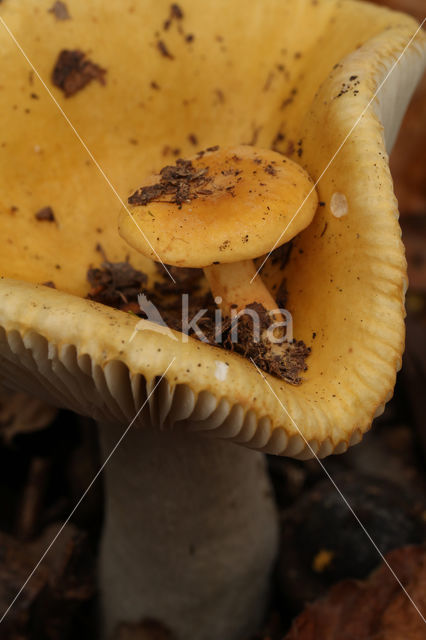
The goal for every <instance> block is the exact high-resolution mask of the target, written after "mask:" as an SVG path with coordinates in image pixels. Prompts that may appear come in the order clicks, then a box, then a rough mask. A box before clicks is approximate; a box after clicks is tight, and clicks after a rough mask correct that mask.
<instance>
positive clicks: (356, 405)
mask: <svg viewBox="0 0 426 640" xmlns="http://www.w3.org/2000/svg"><path fill="white" fill-rule="evenodd" d="M50 4H51V1H50V0H49V2H47V1H46V2H39V3H37V4H35V3H30V2H27V3H21V5H20V6H19V11H18V10H17V8H16V4H15V3H13V2H8V1H7V0H6V2H3V3H1V5H0V7H1V8H0V15H1V17H2V19H3V20H4V22H5V24H6V25H7V27H8V28H9V29H10V30H11V32H12V34H14V36H15V37H16V39H17V41H18V42H19V44H20V46H21V47H22V48H23V50H24V51H25V53H26V55H27V56H28V59H29V60H31V61H32V63H33V64H34V66H35V68H36V69H37V71H39V73H40V74H41V76H42V78H43V80H44V81H45V83H46V85H47V87H48V89H49V90H50V91H51V92H53V94H54V97H55V99H56V100H57V102H58V103H59V105H60V107H61V108H62V109H63V110H64V112H65V113H66V115H67V117H68V118H69V120H70V122H71V123H72V124H73V126H75V127H76V130H77V132H78V134H79V135H80V138H81V139H80V140H79V139H77V138H76V137H75V135H74V132H73V131H72V129H71V128H70V127H69V123H67V122H66V121H65V120H64V118H63V115H62V113H61V112H60V111H59V110H58V108H57V105H56V104H55V103H54V102H53V101H52V100H51V99H50V98H49V95H48V94H47V93H46V91H45V88H44V87H43V85H42V84H41V82H40V80H39V78H38V77H37V74H36V73H35V71H34V69H31V68H30V67H29V66H28V61H27V60H26V59H25V58H24V57H23V56H22V54H21V52H20V51H19V49H18V48H17V47H16V44H15V42H14V41H13V39H12V38H11V37H10V34H9V33H8V31H7V30H6V29H5V28H4V26H3V24H0V51H1V57H2V86H3V87H4V89H1V90H0V109H1V112H2V114H3V116H4V117H3V118H2V123H3V124H2V125H0V225H1V231H2V251H1V254H0V272H1V274H2V278H1V279H0V375H1V376H4V377H7V379H8V382H10V383H11V384H13V385H14V387H16V388H18V389H22V390H25V391H27V392H30V393H32V394H35V395H37V396H39V397H40V398H42V399H45V400H47V401H50V402H51V403H53V404H55V405H59V406H66V407H68V408H69V409H73V410H75V411H78V412H79V413H82V414H85V415H90V416H92V417H93V418H95V419H96V420H97V421H98V422H99V424H100V430H99V431H100V435H101V438H102V439H103V441H104V444H103V446H104V451H105V460H106V464H105V469H104V471H105V482H106V493H107V517H106V523H105V530H104V542H103V547H102V558H101V571H100V589H101V600H102V601H103V618H104V620H105V635H108V633H109V632H110V631H111V630H112V629H113V628H114V627H115V625H116V623H118V622H119V621H121V620H123V621H124V622H132V621H137V620H139V619H140V618H143V617H157V618H160V621H161V622H163V623H164V624H166V625H167V626H169V627H170V628H172V630H173V631H174V632H176V633H177V634H178V635H180V636H181V637H182V638H185V637H191V638H194V640H211V639H213V638H214V639H216V638H218V637H220V638H223V639H224V640H234V639H237V638H240V637H243V636H244V635H245V634H247V631H248V630H249V628H250V626H251V625H252V626H254V625H255V623H256V622H257V621H258V620H259V619H260V618H261V615H262V611H263V608H264V603H265V600H266V597H267V587H268V577H269V574H270V570H271V567H272V563H273V560H274V556H275V550H276V543H277V527H276V520H275V514H274V505H273V500H272V498H271V496H270V495H269V491H270V488H269V484H268V478H267V475H266V473H265V468H264V461H263V459H262V453H261V452H269V453H274V454H279V455H288V456H294V457H299V458H306V457H312V455H313V454H314V453H316V454H317V455H319V456H321V457H322V456H325V455H328V454H331V453H333V452H334V453H339V452H342V451H344V450H345V449H346V448H347V447H348V446H349V445H350V444H355V443H356V442H358V441H359V440H360V439H361V437H362V435H363V433H365V432H366V431H367V430H368V429H369V427H370V425H371V422H372V419H373V416H374V415H376V414H377V413H379V412H380V411H381V410H382V407H383V406H384V403H385V402H386V401H387V399H388V398H389V397H390V395H391V394H392V389H393V385H394V382H395V375H396V370H397V368H398V367H399V364H400V359H401V353H402V349H403V338H404V325H403V316H404V306H403V294H404V286H405V277H406V272H405V261H404V253H403V247H402V243H401V241H400V229H399V226H398V223H397V219H396V218H397V204H396V201H395V197H394V195H393V189H392V181H391V177H390V173H389V167H388V157H387V151H389V150H390V148H391V144H392V141H393V139H394V137H395V135H396V131H397V129H398V126H399V122H400V119H401V117H402V114H403V112H404V109H405V107H406V105H407V103H408V101H409V99H410V95H411V93H412V91H413V89H414V86H415V84H416V82H417V80H418V79H419V77H420V75H421V72H422V69H423V63H424V57H425V56H424V51H425V48H426V47H425V38H424V36H423V35H422V34H421V33H418V34H417V36H416V37H415V39H414V40H413V41H412V42H411V44H410V46H409V47H408V49H407V50H406V51H405V48H406V45H407V43H408V42H409V41H410V38H412V37H413V36H414V34H415V32H416V30H417V23H416V22H415V21H414V20H413V19H411V18H408V17H406V16H404V15H403V14H400V13H393V12H391V11H387V10H383V9H380V8H378V7H374V6H370V5H368V4H367V3H363V2H360V3H358V2H351V1H346V2H341V3H334V2H329V1H328V0H318V2H317V3H312V2H308V1H306V2H304V1H303V2H300V7H299V8H298V11H297V14H295V12H294V3H293V2H290V1H289V0H287V1H285V2H284V1H282V0H268V3H267V6H263V5H262V11H260V5H259V3H247V2H245V1H243V0H232V1H230V0H228V1H227V2H225V1H222V0H218V2H214V3H206V4H205V6H203V10H202V11H200V8H199V3H197V2H195V1H194V0H185V2H182V6H181V12H180V13H179V15H181V16H182V17H180V18H175V17H174V18H173V20H172V22H171V24H170V25H169V28H168V29H164V30H163V24H164V20H165V19H168V18H169V15H168V14H169V9H168V8H167V12H165V11H164V4H163V3H158V2H157V1H155V0H147V1H146V2H144V3H139V4H135V6H134V7H132V10H131V11H130V10H129V11H123V7H122V6H121V5H120V6H118V5H117V6H115V5H114V4H112V5H111V6H110V5H108V7H106V6H105V3H101V2H91V3H87V2H83V0H74V2H73V4H72V12H70V15H71V18H70V19H69V20H64V21H58V20H56V19H55V17H54V16H53V15H52V14H51V13H49V12H48V11H47V9H48V8H50ZM45 9H46V10H45ZM165 13H167V16H166V15H165ZM106 34H107V37H106ZM135 34H137V37H136V36H135ZM65 48H66V49H67V50H68V51H71V52H74V53H73V55H71V56H70V60H71V61H72V65H74V66H72V65H71V67H66V65H63V64H62V67H61V66H60V65H59V71H61V73H59V72H57V73H56V74H55V84H54V83H53V82H52V72H53V70H54V69H57V68H58V61H60V60H62V63H63V60H64V56H62V55H61V53H62V51H63V50H64V49H65ZM404 51H405V53H404V55H402V54H403V52H404ZM88 52H90V55H89V53H88ZM401 55H402V57H400V56H401ZM399 58H400V59H399ZM398 60H399V61H398ZM141 61H143V70H144V71H143V73H134V69H135V68H139V66H140V65H141V64H142V62H141ZM397 61H398V64H397V66H396V67H395V70H394V71H393V72H392V74H391V75H390V77H389V78H388V80H387V81H386V83H385V85H384V86H383V89H382V92H381V93H380V94H379V95H378V96H377V98H374V95H375V92H376V90H377V88H378V87H379V86H380V85H381V83H382V82H383V81H384V79H385V77H386V74H387V73H388V72H389V70H391V68H392V65H394V64H395V63H396V62H397ZM67 74H68V75H67ZM70 74H72V75H71V77H70ZM74 80H76V82H75V83H74V84H73V82H72V81H74ZM71 89H73V90H74V91H73V92H71V93H70V90H71ZM67 96H68V97H67ZM370 101H371V103H370ZM361 116H362V117H361ZM6 122H7V126H6V125H5V123H6ZM356 122H357V126H356V128H355V129H354V130H353V132H352V133H351V135H350V137H349V138H348V139H347V140H346V136H347V134H348V132H349V131H350V129H351V127H352V126H353V125H354V124H355V123H356ZM194 139H196V141H197V144H198V145H199V147H200V148H205V147H209V146H210V145H212V144H216V142H220V144H221V145H222V146H223V147H224V148H225V147H231V146H236V145H239V144H242V143H250V144H252V145H256V146H259V147H261V148H269V147H270V148H274V149H276V150H279V151H281V152H283V153H285V154H286V155H288V156H291V157H292V158H295V159H296V160H297V162H298V163H299V164H300V165H301V166H302V167H303V168H304V169H305V170H306V171H307V173H308V174H309V175H310V176H311V177H312V178H313V179H314V180H315V182H317V181H318V180H319V183H318V185H317V192H318V197H319V202H320V207H319V209H318V212H317V214H316V215H315V217H314V219H313V221H312V223H311V224H310V225H309V226H308V227H307V228H306V229H305V230H304V231H302V232H301V233H300V234H299V235H298V236H297V239H296V240H295V250H293V252H292V255H291V259H290V261H289V263H288V265H287V267H286V271H285V275H286V278H287V281H288V288H289V304H290V310H291V312H292V315H293V320H294V326H295V331H297V335H298V337H299V336H300V338H301V339H303V340H305V342H307V343H309V344H312V347H313V348H312V354H311V356H310V359H309V360H310V361H309V371H308V373H307V375H306V376H305V380H304V382H303V384H301V385H300V386H298V387H293V386H290V385H287V384H285V383H284V382H282V381H280V380H277V379H274V378H273V377H270V376H269V377H268V376H266V378H267V381H268V383H269V385H270V388H268V386H267V385H266V384H265V382H264V381H263V380H262V378H261V377H260V376H259V374H258V372H257V371H256V369H255V368H254V367H253V366H252V365H251V364H250V363H249V362H247V361H246V360H244V359H243V358H241V357H240V356H238V355H236V354H232V353H227V352H224V351H221V350H219V349H217V348H214V347H212V346H209V345H207V344H202V343H200V342H196V341H194V340H189V341H188V342H184V341H180V340H173V339H172V338H171V337H170V336H167V335H164V334H160V333H158V332H156V331H155V330H154V329H155V327H154V326H153V325H151V324H150V323H149V322H146V323H145V326H146V331H140V332H138V333H137V335H136V337H135V339H134V340H133V341H132V342H130V338H131V336H132V334H133V332H134V329H135V327H136V325H137V324H138V319H137V318H134V317H132V316H131V315H129V314H126V313H124V312H121V311H117V310H114V309H110V308H108V307H105V306H103V305H100V304H96V303H94V302H92V301H89V300H87V299H85V296H86V295H87V293H88V289H89V287H88V284H87V281H86V275H87V270H88V268H89V267H90V265H98V264H99V262H100V255H99V252H97V251H96V246H97V245H98V243H99V242H101V244H102V247H103V248H104V250H105V252H106V255H107V256H108V258H109V260H111V261H121V260H124V259H125V257H126V256H127V255H128V259H129V261H130V262H131V263H132V264H133V266H134V267H135V268H136V269H139V270H141V271H144V272H145V273H147V274H148V276H154V274H155V273H156V270H155V267H154V265H153V264H152V262H151V261H150V260H149V259H147V258H145V257H144V256H142V255H140V254H139V253H138V252H137V251H134V250H133V249H130V250H129V247H128V245H127V244H126V243H125V242H124V241H122V240H121V239H120V237H119V236H118V233H117V226H116V223H117V218H118V215H119V213H120V211H121V208H122V203H121V202H119V201H118V200H117V198H116V194H117V193H118V194H120V195H121V197H125V196H126V194H128V193H130V192H131V189H134V188H135V187H136V186H137V185H138V183H139V180H140V176H141V175H145V174H147V173H148V172H149V171H151V170H152V169H153V168H154V167H156V166H162V164H165V162H164V159H166V162H169V160H173V161H174V160H175V159H176V157H178V156H183V157H185V156H189V155H191V153H192V152H193V150H194V149H195V147H194ZM81 140H83V141H84V144H85V145H86V147H87V148H86V149H84V148H83V147H82V146H81ZM345 140H346V141H345ZM343 142H345V144H343V146H341V145H342V143H343ZM385 143H386V145H387V146H385ZM340 146H341V148H340V149H339V147H340ZM87 149H89V150H90V152H91V154H92V157H88V156H87ZM338 149H339V153H338V154H337V155H335V157H334V158H333V156H334V154H336V151H337V150H338ZM386 149H387V151H386ZM177 150H178V151H177ZM176 153H177V155H174V154H176ZM332 158H333V161H332V162H331V164H329V163H330V160H331V159H332ZM93 159H96V162H98V163H99V166H100V167H101V168H102V171H103V172H104V174H103V175H102V174H100V173H99V169H98V167H97V165H96V164H95V163H94V161H93ZM105 176H106V177H107V178H108V180H109V181H110V184H108V183H106V182H105ZM111 185H113V188H114V189H115V190H116V192H115V193H114V192H113V191H112V190H111V188H110V186H111ZM46 207H50V210H51V212H52V215H50V216H49V219H44V220H39V219H37V218H36V215H35V214H36V213H37V212H39V211H41V210H43V209H44V210H46ZM52 216H53V219H52ZM277 231H278V230H277ZM282 277H283V272H281V271H280V269H279V265H278V264H276V265H275V264H272V261H268V262H267V263H266V264H265V267H264V269H263V270H262V279H263V281H264V283H265V285H266V286H267V287H268V288H269V289H272V287H273V285H274V284H275V283H276V282H278V281H279V280H280V279H282ZM152 280H153V277H151V280H150V281H149V282H150V283H152ZM48 281H53V282H54V284H55V285H56V290H55V289H53V288H51V287H46V286H42V284H41V283H45V282H48ZM149 286H152V285H151V284H149ZM314 336H315V337H314ZM271 389H272V391H271ZM283 407H284V408H285V409H286V411H288V414H289V415H288V414H287V413H286V411H285V410H284V409H283ZM139 411H140V413H139V414H138V419H137V421H136V422H134V423H132V421H133V419H134V417H135V415H136V413H137V412H139ZM129 425H131V426H130V428H128V426H129ZM127 429H128V430H127ZM122 436H124V437H123V438H122ZM201 436H204V437H201ZM208 436H210V437H208ZM120 438H122V439H120ZM225 440H230V441H232V442H225ZM233 443H236V444H239V445H245V447H241V446H239V447H237V446H236V444H233ZM116 445H118V446H117V447H116ZM114 447H116V448H114ZM251 449H254V450H255V451H252V450H251ZM256 450H257V451H256ZM110 453H111V454H112V455H111V456H110ZM176 505H179V507H177V506H176ZM147 514H153V516H152V519H151V520H149V517H148V518H147ZM144 545H145V546H144ZM182 567H184V570H182ZM250 631H251V629H250Z"/></svg>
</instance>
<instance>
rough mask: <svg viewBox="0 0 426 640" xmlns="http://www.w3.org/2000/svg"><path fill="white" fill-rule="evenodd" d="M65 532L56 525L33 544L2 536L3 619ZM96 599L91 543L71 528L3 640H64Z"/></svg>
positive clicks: (5, 624)
mask: <svg viewBox="0 0 426 640" xmlns="http://www.w3.org/2000/svg"><path fill="white" fill-rule="evenodd" d="M58 530H59V525H52V526H51V527H49V528H48V529H46V530H45V532H44V533H43V535H42V536H40V538H38V539H37V540H35V541H33V542H31V543H20V542H17V541H16V540H15V539H14V538H12V537H11V536H8V535H6V534H5V533H2V532H0V559H1V561H0V615H3V614H4V613H5V612H6V611H7V609H8V607H9V606H10V605H11V603H12V601H13V599H14V598H15V596H16V594H17V593H18V592H19V590H20V589H21V587H22V585H23V584H24V582H25V581H26V580H27V578H28V576H29V575H30V573H31V572H32V570H33V569H34V567H35V566H36V563H38V561H39V560H40V558H41V556H42V554H43V553H44V551H45V550H46V549H47V547H48V545H49V544H50V542H51V541H52V540H53V538H54V537H55V535H56V534H57V532H58ZM93 595H94V567H93V562H92V561H91V555H90V550H89V546H88V543H87V538H86V536H85V535H84V534H82V533H81V532H79V531H78V530H77V529H76V528H75V527H74V526H72V525H67V526H66V527H65V529H64V530H63V531H62V532H61V535H60V536H59V537H58V538H57V540H56V542H55V544H54V545H53V546H52V548H51V550H50V552H49V553H48V554H47V556H46V558H45V559H44V560H43V562H42V563H41V564H40V566H39V567H38V569H37V571H36V572H35V573H34V575H33V576H32V578H31V580H30V581H29V582H28V584H27V585H26V587H25V589H24V590H23V591H22V593H21V594H20V596H19V598H18V599H17V600H16V602H15V603H14V604H13V606H12V607H10V610H9V611H8V613H7V615H6V616H5V618H4V620H3V621H2V623H1V633H0V637H1V638H2V640H18V639H20V640H21V639H22V640H24V639H30V638H43V639H44V640H64V639H65V638H68V637H69V633H70V630H71V629H72V625H73V621H74V619H75V617H76V616H77V615H78V614H79V612H80V611H81V609H82V607H83V606H84V605H85V604H87V602H88V601H90V600H91V598H92V597H93Z"/></svg>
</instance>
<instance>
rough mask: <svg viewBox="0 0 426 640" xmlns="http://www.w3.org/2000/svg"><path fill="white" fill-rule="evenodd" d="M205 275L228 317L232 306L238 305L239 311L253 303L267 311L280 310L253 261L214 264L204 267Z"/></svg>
mask: <svg viewBox="0 0 426 640" xmlns="http://www.w3.org/2000/svg"><path fill="white" fill-rule="evenodd" d="M204 274H205V276H206V278H207V280H208V282H209V285H210V289H211V291H212V293H213V295H214V296H215V297H216V298H217V297H220V298H222V302H221V303H220V306H221V308H222V310H223V311H224V312H225V313H226V314H228V315H229V314H230V311H231V307H232V306H234V305H236V309H237V311H241V310H242V309H244V308H245V307H246V306H247V305H249V304H250V303H252V302H258V303H259V304H262V305H263V306H264V307H265V309H266V310H267V311H276V310H277V308H278V305H277V303H276V302H275V300H274V298H273V296H272V295H271V293H270V292H269V290H268V288H267V287H266V285H265V283H264V282H263V280H262V278H261V277H260V275H258V274H256V267H255V266H254V262H253V260H242V261H240V262H234V263H231V264H213V265H211V266H210V267H204ZM277 315H279V314H277Z"/></svg>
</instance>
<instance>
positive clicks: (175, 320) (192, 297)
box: [87, 256, 311, 385]
mask: <svg viewBox="0 0 426 640" xmlns="http://www.w3.org/2000/svg"><path fill="white" fill-rule="evenodd" d="M104 257H105V256H104ZM158 269H159V273H160V274H161V277H162V279H161V280H160V281H157V282H155V284H154V291H150V292H149V294H148V298H149V302H151V303H152V304H154V305H155V307H156V308H157V309H158V311H159V312H160V315H161V318H162V319H163V321H164V322H165V323H166V325H167V326H168V327H169V328H170V329H174V330H176V331H181V332H182V331H183V330H184V327H183V326H182V324H183V319H182V295H183V294H188V306H189V308H188V319H189V320H191V318H194V317H195V316H196V315H197V313H198V312H199V311H200V310H202V309H205V313H204V315H203V316H202V317H201V318H200V319H199V320H198V322H197V325H198V327H199V329H200V331H201V332H202V334H203V336H204V338H202V339H204V341H205V342H208V343H209V344H211V345H213V346H217V347H221V348H223V349H226V350H228V351H233V352H235V353H238V354H240V355H242V356H243V357H245V358H248V359H253V360H254V362H255V363H256V365H257V366H258V367H259V368H260V369H261V370H263V371H266V372H267V373H270V374H271V375H274V376H276V377H278V378H281V379H283V380H286V381H287V382H289V383H290V384H295V385H297V384H300V383H301V377H300V374H301V373H302V372H303V371H306V369H307V366H306V358H307V357H308V355H309V354H310V351H311V350H310V348H309V347H307V346H306V345H305V343H304V342H302V341H296V340H293V342H291V343H290V342H284V343H283V344H282V345H281V346H280V347H279V352H277V350H274V352H272V350H271V344H270V343H269V342H268V340H267V339H266V338H263V336H262V334H263V332H264V331H265V330H267V329H268V327H270V326H271V325H272V324H273V319H272V318H270V317H269V315H268V314H267V312H266V310H265V308H264V307H263V306H262V305H260V304H258V303H256V302H254V303H252V304H250V305H248V306H247V309H252V310H254V311H256V313H258V315H259V318H260V323H261V327H260V329H261V331H260V333H261V340H260V341H259V342H255V341H254V340H253V327H252V320H251V318H250V317H249V316H248V315H242V316H241V317H240V318H238V322H237V329H238V330H237V336H236V337H237V340H236V341H234V337H235V336H234V335H233V332H232V330H233V325H232V322H231V319H230V318H227V317H225V318H223V322H222V327H221V328H220V333H216V331H217V329H216V327H215V311H216V309H217V307H216V305H215V302H214V300H213V296H212V295H211V293H210V291H209V290H206V291H205V292H203V291H202V282H203V280H202V279H203V272H202V270H201V269H185V268H180V267H172V266H168V269H169V271H170V273H171V274H172V275H173V277H174V279H175V281H176V282H175V283H174V282H173V281H172V280H171V279H170V278H168V277H166V276H165V275H164V269H163V267H162V266H161V267H160V265H158ZM87 279H88V281H89V282H90V284H91V286H92V290H91V292H90V293H89V294H88V296H87V297H88V298H89V299H91V300H95V301H96V302H101V303H102V304H106V305H108V306H111V307H114V308H116V309H120V310H121V311H132V312H133V313H135V314H136V315H137V316H139V317H142V318H146V315H145V313H144V312H143V310H142V309H141V308H140V306H139V304H138V297H137V296H138V294H139V293H142V292H143V291H144V287H145V285H146V281H147V277H146V275H145V274H142V273H141V272H140V271H136V270H135V269H134V268H133V267H132V266H131V265H130V264H129V263H128V262H118V263H111V262H109V261H107V260H105V261H104V263H103V264H102V266H101V268H100V269H93V268H91V269H89V271H88V274H87ZM278 294H279V296H280V297H278V303H279V305H280V306H283V307H284V303H285V300H286V289H285V282H283V283H282V286H281V287H280V289H279V291H278ZM189 335H190V336H192V337H193V338H198V339H199V338H200V337H199V336H198V335H197V333H196V332H195V331H194V330H193V329H192V327H191V328H190V330H189ZM274 349H276V348H274Z"/></svg>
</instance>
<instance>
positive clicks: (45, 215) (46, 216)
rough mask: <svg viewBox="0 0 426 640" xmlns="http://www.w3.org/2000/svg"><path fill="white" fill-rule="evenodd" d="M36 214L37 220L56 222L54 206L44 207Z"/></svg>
mask: <svg viewBox="0 0 426 640" xmlns="http://www.w3.org/2000/svg"><path fill="white" fill-rule="evenodd" d="M34 215H35V218H36V219H37V220H40V222H56V218H55V214H54V213H53V209H52V207H43V208H42V209H40V211H37V213H36V214H34Z"/></svg>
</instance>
